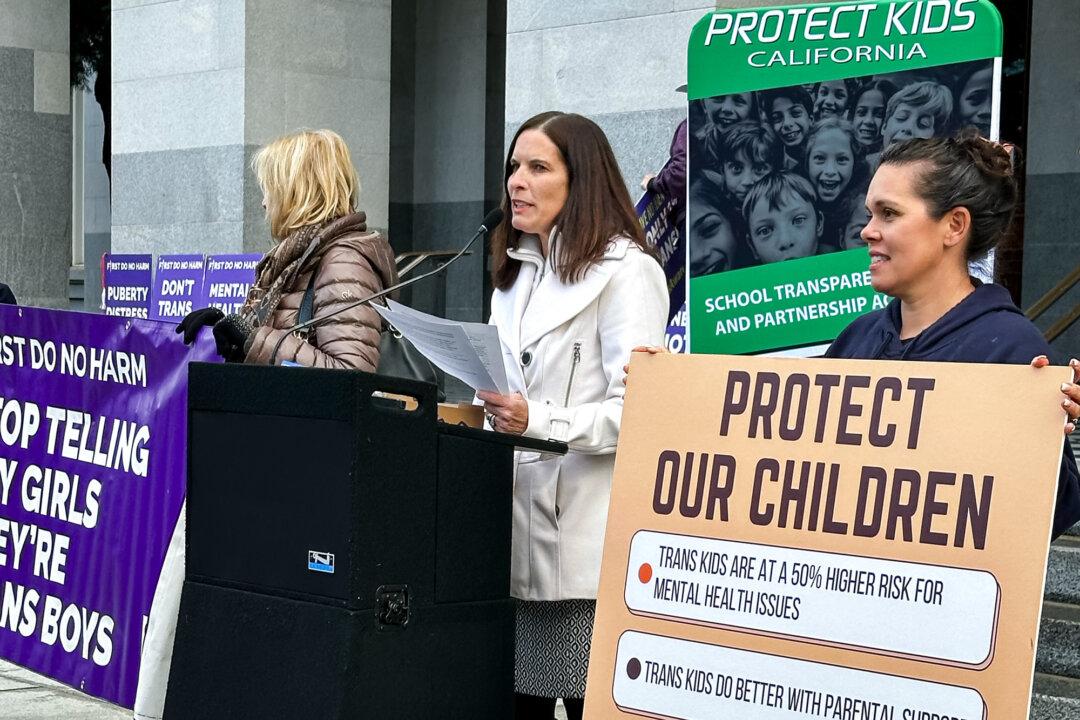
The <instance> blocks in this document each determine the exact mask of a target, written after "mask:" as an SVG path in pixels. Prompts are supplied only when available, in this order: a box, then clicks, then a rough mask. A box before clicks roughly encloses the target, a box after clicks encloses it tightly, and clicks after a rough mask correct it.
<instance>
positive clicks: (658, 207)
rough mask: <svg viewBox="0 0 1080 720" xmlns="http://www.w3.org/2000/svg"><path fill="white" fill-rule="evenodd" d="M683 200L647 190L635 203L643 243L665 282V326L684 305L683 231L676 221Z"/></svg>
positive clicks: (684, 262)
mask: <svg viewBox="0 0 1080 720" xmlns="http://www.w3.org/2000/svg"><path fill="white" fill-rule="evenodd" d="M684 204H685V199H681V198H668V197H666V196H664V195H662V194H661V193H658V192H656V191H654V190H646V191H645V194H644V195H642V196H641V199H640V200H638V202H637V205H636V206H635V208H634V209H635V210H637V214H638V220H639V221H640V222H641V227H642V229H643V230H644V231H645V241H646V242H647V243H648V244H649V245H651V246H652V247H654V248H656V252H657V254H658V255H659V256H660V264H661V265H663V266H664V275H666V276H667V281H668V295H669V301H668V322H669V323H670V322H672V320H673V319H674V318H675V315H676V314H677V313H678V311H679V308H681V307H682V306H683V305H684V304H686V249H685V246H684V245H683V242H682V236H683V229H682V228H681V227H679V223H678V222H676V218H677V217H679V216H680V215H681V214H682V213H680V205H684Z"/></svg>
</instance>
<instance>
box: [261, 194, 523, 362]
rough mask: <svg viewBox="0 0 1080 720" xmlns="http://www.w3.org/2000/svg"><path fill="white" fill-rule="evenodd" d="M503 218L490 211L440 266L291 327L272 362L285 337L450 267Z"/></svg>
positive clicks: (499, 211) (499, 210)
mask: <svg viewBox="0 0 1080 720" xmlns="http://www.w3.org/2000/svg"><path fill="white" fill-rule="evenodd" d="M502 219H503V211H502V208H495V209H494V210H492V211H491V212H489V213H488V214H487V215H485V216H484V220H483V222H481V223H480V227H479V228H477V230H476V233H475V234H474V235H473V236H472V237H471V238H469V242H467V243H465V246H464V247H462V248H461V249H460V250H458V252H457V254H456V255H454V257H452V258H450V259H449V260H447V261H446V262H445V263H443V264H442V265H440V266H439V267H437V268H435V269H433V270H429V271H427V272H426V273H421V274H420V275H417V276H416V277H411V278H409V279H408V280H402V281H401V282H399V283H395V284H393V285H391V286H390V287H388V288H384V289H383V290H380V291H379V292H377V293H372V294H371V295H368V296H367V297H366V298H361V299H360V300H357V301H356V302H354V303H350V304H348V305H346V306H345V307H342V308H338V309H337V310H335V311H334V312H332V313H327V314H326V315H321V316H319V317H317V318H311V319H310V320H308V321H307V322H302V323H300V324H299V325H295V326H293V327H291V328H289V329H288V330H287V331H286V332H285V334H284V335H282V336H281V337H280V338H278V341H277V343H276V344H275V345H274V351H273V352H272V353H270V364H271V365H273V364H274V362H275V361H276V360H277V354H278V350H280V349H281V343H283V342H284V341H285V338H287V337H289V336H290V335H292V334H293V333H296V332H299V331H301V330H306V329H307V328H310V327H314V326H315V325H318V324H319V323H321V322H323V321H325V320H327V319H328V318H332V317H334V316H335V315H337V314H338V313H343V312H345V311H346V310H352V309H353V308H354V307H359V306H360V305H363V304H364V303H370V302H371V301H372V300H378V299H379V298H381V297H384V296H386V295H389V294H390V293H392V292H394V291H395V290H400V289H401V288H403V287H406V286H408V285H412V284H413V283H414V282H418V281H420V280H423V279H424V278H426V277H431V276H432V275H434V274H435V273H438V272H442V271H443V270H445V269H446V268H448V267H449V266H450V263H452V262H454V261H455V260H457V259H458V258H459V257H461V256H462V255H464V254H465V253H466V251H467V250H468V249H469V248H470V247H472V244H473V243H474V242H476V238H478V237H480V236H481V235H486V234H487V233H489V232H491V230H492V228H494V227H495V226H496V225H498V224H499V223H501V222H502Z"/></svg>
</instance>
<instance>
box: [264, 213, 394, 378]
mask: <svg viewBox="0 0 1080 720" xmlns="http://www.w3.org/2000/svg"><path fill="white" fill-rule="evenodd" d="M320 235H321V236H322V238H323V239H322V242H321V244H320V247H319V248H318V249H317V250H316V251H315V252H313V253H312V256H311V257H310V258H308V259H307V261H306V262H305V264H304V267H302V268H301V269H300V272H299V273H297V276H296V279H295V280H294V281H293V283H292V284H291V285H290V287H288V288H286V290H285V292H284V293H283V294H282V297H281V302H280V303H278V306H277V309H276V310H275V311H274V314H273V315H272V316H271V317H270V320H269V322H267V323H266V324H264V325H262V326H261V327H258V328H256V329H255V333H254V335H253V336H252V338H251V341H250V345H249V346H248V352H247V355H246V357H245V358H244V362H245V363H251V364H255V365H268V364H270V356H271V354H272V353H273V352H274V346H275V345H276V344H277V343H278V341H279V340H281V338H282V336H286V337H285V339H284V340H283V341H282V342H281V347H280V348H278V351H277V356H276V357H275V358H274V362H275V363H276V364H281V362H282V361H285V360H289V361H293V362H296V363H299V364H300V365H304V366H306V367H322V368H347V369H349V368H351V369H356V370H365V371H367V372H375V369H376V367H378V364H379V331H380V329H381V327H382V318H381V317H380V316H379V314H378V313H377V312H375V311H374V310H373V309H371V307H369V306H368V305H366V304H365V305H361V306H359V307H355V308H352V309H351V310H346V311H345V312H342V313H339V314H338V315H335V316H333V317H331V318H328V319H327V320H326V322H323V323H319V324H318V325H316V326H315V327H314V328H313V329H312V332H311V334H310V335H309V336H308V338H307V340H306V341H305V340H302V339H300V338H298V337H295V336H294V335H292V334H290V333H289V330H288V329H289V328H292V327H294V326H295V325H296V324H297V323H298V322H299V320H298V318H299V315H300V303H301V302H302V301H303V299H304V292H305V291H306V290H307V287H308V283H309V282H310V280H311V273H312V272H314V273H315V303H314V313H313V317H315V318H316V319H318V318H320V317H324V316H327V315H329V314H330V313H332V312H334V311H335V310H338V309H340V308H342V307H344V306H346V305H348V304H350V303H353V302H356V301H357V300H359V299H361V298H365V297H367V296H368V295H371V294H372V293H375V292H378V291H380V290H382V289H384V288H386V287H389V286H390V285H393V284H394V283H396V282H397V271H396V269H395V265H394V253H393V250H391V248H390V244H389V243H388V242H387V241H386V238H384V237H383V236H382V235H381V234H380V233H377V232H369V231H368V229H367V224H366V223H365V216H364V214H363V213H353V214H351V215H346V216H344V217H341V218H338V219H337V220H334V221H332V222H331V223H329V224H328V225H327V226H326V227H325V228H324V229H323V230H322V231H321V232H320Z"/></svg>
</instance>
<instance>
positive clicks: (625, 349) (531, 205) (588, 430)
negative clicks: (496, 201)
mask: <svg viewBox="0 0 1080 720" xmlns="http://www.w3.org/2000/svg"><path fill="white" fill-rule="evenodd" d="M504 179H505V183H506V185H505V187H506V190H505V193H504V195H503V201H502V208H503V210H504V211H505V212H506V216H505V218H504V220H503V221H502V222H501V223H500V224H499V225H498V226H497V227H496V228H495V229H494V232H493V233H492V239H491V253H492V284H493V285H494V286H495V291H494V293H493V294H492V298H491V322H492V323H494V324H495V325H496V326H497V327H498V328H499V335H500V337H501V339H502V345H503V355H504V358H503V360H504V363H505V365H506V369H507V376H508V377H509V379H510V385H511V390H512V392H511V394H509V395H500V394H497V393H489V392H479V393H477V396H478V398H479V399H480V400H482V401H483V402H484V409H485V411H486V412H487V417H488V422H489V424H490V426H491V427H492V428H493V429H495V430H498V431H500V432H506V433H517V434H522V435H525V436H527V437H535V438H541V439H552V440H560V441H563V442H566V443H567V444H568V445H569V447H570V452H568V453H567V454H566V455H565V456H562V457H548V456H541V455H538V454H536V453H524V452H523V453H519V454H518V457H517V462H516V466H515V480H514V508H513V514H514V517H513V527H514V532H513V548H512V556H511V557H512V561H511V568H512V572H511V593H512V594H513V595H514V597H516V598H518V599H519V601H520V602H519V603H518V606H517V648H516V653H515V690H516V692H517V696H516V703H515V717H517V718H545V719H548V718H552V717H553V716H554V709H555V701H556V698H560V697H561V698H563V701H564V705H565V706H566V709H567V715H568V716H569V717H570V718H580V717H581V712H582V705H583V698H584V694H585V675H586V666H587V662H588V657H589V645H590V641H591V638H592V624H593V617H594V615H595V609H596V590H597V584H598V581H599V576H600V558H601V554H602V552H603V538H604V530H605V527H606V523H607V507H608V499H609V496H610V492H611V476H612V471H613V470H614V466H615V454H614V453H615V446H616V443H617V442H618V438H619V426H620V422H621V418H622V402H623V393H624V391H625V386H624V385H623V381H622V379H623V373H622V365H623V363H624V362H625V359H626V357H627V356H629V354H630V349H631V348H633V347H634V346H636V345H642V344H658V343H661V342H662V341H663V338H664V326H665V324H666V321H667V310H668V293H667V283H666V281H665V279H664V273H663V271H662V270H661V268H660V264H659V263H658V262H657V261H656V259H655V258H654V257H653V256H652V255H651V253H650V251H649V249H648V248H647V246H646V244H645V239H644V236H643V234H642V230H641V225H640V224H639V222H638V219H637V216H636V214H635V213H634V206H633V204H632V203H631V201H630V196H629V194H628V193H627V191H626V185H625V184H624V182H623V179H622V176H621V174H620V173H619V167H618V164H617V163H616V161H615V156H614V154H613V153H612V151H611V147H610V145H609V144H608V141H607V138H606V137H605V136H604V133H603V131H602V130H600V128H599V127H598V126H597V125H596V124H595V123H593V122H592V121H591V120H589V119H587V118H584V117H582V116H580V115H575V114H570V113H561V112H546V113H541V114H540V115H537V116H535V117H533V118H531V119H529V120H527V121H526V122H525V123H524V124H523V125H522V126H521V127H520V128H519V129H518V131H517V133H516V134H515V135H514V139H513V142H512V143H511V145H510V153H509V155H508V157H507V159H506V168H505V176H504Z"/></svg>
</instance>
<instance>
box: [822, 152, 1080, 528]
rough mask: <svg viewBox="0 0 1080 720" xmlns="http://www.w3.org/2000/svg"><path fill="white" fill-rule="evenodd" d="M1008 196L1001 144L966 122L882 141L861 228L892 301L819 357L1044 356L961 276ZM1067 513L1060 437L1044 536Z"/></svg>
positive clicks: (1072, 394) (1044, 350) (1004, 304)
mask: <svg viewBox="0 0 1080 720" xmlns="http://www.w3.org/2000/svg"><path fill="white" fill-rule="evenodd" d="M1016 202H1017V188H1016V181H1015V180H1014V178H1013V171H1012V166H1011V163H1010V158H1009V155H1008V153H1007V152H1006V151H1005V150H1004V149H1003V148H1002V147H1001V146H1000V145H997V144H995V143H991V142H989V141H987V140H984V139H982V138H980V137H979V136H978V135H977V134H976V133H975V132H974V131H967V132H965V133H963V134H961V135H960V136H959V137H958V138H931V139H919V140H908V141H902V142H898V143H894V144H892V145H890V146H889V147H888V148H886V150H885V152H884V153H883V154H882V157H881V166H880V167H879V168H878V170H877V173H876V174H875V175H874V177H873V179H872V180H871V181H870V188H869V189H868V191H867V195H866V206H867V208H868V210H869V211H870V220H869V222H868V224H867V225H866V227H865V228H864V229H863V231H862V237H863V240H865V241H866V244H867V245H868V246H869V251H870V282H871V284H872V285H873V287H874V290H876V291H878V292H880V293H885V294H886V295H889V296H891V297H893V298H895V300H894V302H892V303H890V304H889V305H888V306H887V307H885V308H884V309H882V310H877V311H874V312H871V313H869V314H867V315H863V316H861V317H859V318H857V319H856V320H855V321H854V322H852V323H851V324H850V325H848V327H847V328H846V329H845V330H844V331H843V332H842V333H841V334H840V336H839V337H838V338H836V340H835V341H834V342H833V344H832V345H831V346H830V348H829V350H828V352H827V353H826V355H827V357H838V358H868V359H878V358H880V359H884V360H921V361H946V362H969V363H1003V364H1010V365H1020V364H1028V363H1029V362H1031V363H1032V364H1034V365H1036V366H1037V367H1042V366H1045V365H1048V364H1049V360H1048V356H1049V355H1050V354H1051V351H1050V346H1049V345H1048V344H1047V343H1046V341H1045V340H1044V339H1043V336H1042V334H1041V333H1040V332H1039V330H1038V328H1036V327H1035V326H1034V325H1033V324H1032V323H1031V322H1030V321H1029V320H1028V319H1027V318H1025V317H1024V315H1023V313H1022V312H1021V311H1020V310H1019V309H1018V308H1017V307H1016V306H1015V305H1014V304H1013V302H1012V299H1011V298H1010V296H1009V293H1008V291H1007V290H1005V288H1003V287H1001V286H999V285H993V284H985V285H984V284H983V283H981V282H980V281H978V280H976V279H975V278H972V277H971V276H970V275H969V273H968V262H969V261H970V260H971V259H972V258H977V257H982V256H983V255H985V254H986V253H987V252H989V250H990V249H992V248H993V247H994V245H996V244H997V242H998V241H999V240H1000V239H1001V238H1002V237H1003V236H1004V235H1005V233H1006V231H1007V230H1008V228H1009V225H1010V223H1011V221H1012V217H1013V211H1014V209H1015V207H1016ZM1032 358H1035V360H1034V361H1033V360H1032ZM1069 364H1070V365H1071V366H1072V369H1073V379H1072V383H1067V384H1065V385H1063V386H1062V391H1063V393H1064V395H1065V397H1064V398H1063V400H1062V402H1061V405H1062V407H1063V408H1064V409H1065V411H1066V413H1067V414H1068V424H1067V425H1066V432H1072V431H1073V430H1074V428H1075V424H1076V420H1077V417H1078V416H1080V386H1078V385H1077V384H1076V383H1077V380H1078V378H1080V363H1078V362H1077V361H1076V360H1075V359H1074V360H1071V361H1070V363H1069ZM1077 520H1080V477H1078V472H1077V467H1076V460H1075V459H1074V458H1073V455H1072V451H1071V449H1070V448H1069V444H1068V443H1065V449H1064V452H1063V453H1062V458H1061V471H1060V475H1059V479H1058V497H1057V508H1056V513H1055V517H1054V531H1053V532H1054V536H1055V537H1056V536H1057V535H1060V534H1061V533H1063V532H1064V531H1065V530H1067V529H1068V528H1069V527H1071V526H1072V525H1073V524H1074V523H1076V522H1077Z"/></svg>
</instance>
